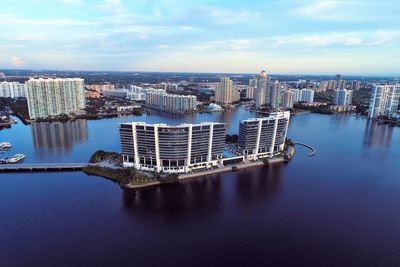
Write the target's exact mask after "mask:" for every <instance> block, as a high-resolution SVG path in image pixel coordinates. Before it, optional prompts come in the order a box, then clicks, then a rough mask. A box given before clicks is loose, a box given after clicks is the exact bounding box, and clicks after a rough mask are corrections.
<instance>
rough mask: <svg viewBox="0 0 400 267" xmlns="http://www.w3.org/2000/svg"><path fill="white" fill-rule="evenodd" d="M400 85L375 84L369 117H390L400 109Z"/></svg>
mask: <svg viewBox="0 0 400 267" xmlns="http://www.w3.org/2000/svg"><path fill="white" fill-rule="evenodd" d="M399 98H400V84H397V85H388V84H374V85H373V87H372V94H371V101H370V103H369V110H368V117H369V118H377V117H379V116H390V115H392V114H395V113H396V112H397V110H398V108H399Z"/></svg>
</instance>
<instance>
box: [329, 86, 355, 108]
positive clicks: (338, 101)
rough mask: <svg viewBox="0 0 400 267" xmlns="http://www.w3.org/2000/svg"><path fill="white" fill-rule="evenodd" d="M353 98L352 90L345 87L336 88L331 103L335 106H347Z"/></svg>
mask: <svg viewBox="0 0 400 267" xmlns="http://www.w3.org/2000/svg"><path fill="white" fill-rule="evenodd" d="M352 99H353V91H352V90H347V89H336V90H335V93H334V97H333V103H334V104H335V105H337V106H345V107H347V106H349V105H351V102H352Z"/></svg>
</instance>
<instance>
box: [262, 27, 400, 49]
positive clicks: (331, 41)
mask: <svg viewBox="0 0 400 267" xmlns="http://www.w3.org/2000/svg"><path fill="white" fill-rule="evenodd" d="M267 40H268V42H269V43H270V44H271V45H273V46H275V47H279V46H288V47H296V46H302V47H328V46H331V47H344V46H345V47H346V46H347V47H361V46H377V45H384V44H395V43H397V42H400V31H361V32H330V33H322V34H295V35H286V36H274V37H269V38H267Z"/></svg>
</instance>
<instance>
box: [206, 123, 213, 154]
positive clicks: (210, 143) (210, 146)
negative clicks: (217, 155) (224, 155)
mask: <svg viewBox="0 0 400 267" xmlns="http://www.w3.org/2000/svg"><path fill="white" fill-rule="evenodd" d="M213 133H214V124H213V123H211V124H210V136H209V144H208V156H207V161H208V162H210V161H211V159H212V154H211V153H212V142H213Z"/></svg>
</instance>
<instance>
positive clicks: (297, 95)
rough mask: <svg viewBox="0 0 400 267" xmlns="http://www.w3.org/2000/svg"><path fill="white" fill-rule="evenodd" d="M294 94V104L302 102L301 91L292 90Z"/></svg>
mask: <svg viewBox="0 0 400 267" xmlns="http://www.w3.org/2000/svg"><path fill="white" fill-rule="evenodd" d="M290 91H292V92H293V102H294V103H298V102H300V101H301V90H299V89H290Z"/></svg>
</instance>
